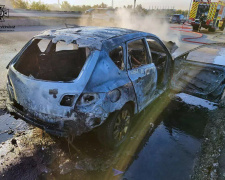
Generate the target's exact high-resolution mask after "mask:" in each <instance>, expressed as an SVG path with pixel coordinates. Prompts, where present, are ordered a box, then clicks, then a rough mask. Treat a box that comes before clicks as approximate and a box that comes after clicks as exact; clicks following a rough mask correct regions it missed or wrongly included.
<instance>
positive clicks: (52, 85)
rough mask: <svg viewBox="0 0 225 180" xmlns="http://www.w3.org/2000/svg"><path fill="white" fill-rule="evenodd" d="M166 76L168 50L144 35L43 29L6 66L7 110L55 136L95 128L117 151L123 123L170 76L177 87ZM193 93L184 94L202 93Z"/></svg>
mask: <svg viewBox="0 0 225 180" xmlns="http://www.w3.org/2000/svg"><path fill="white" fill-rule="evenodd" d="M184 56H185V55H184ZM185 57H186V56H185ZM178 62H180V60H178ZM175 64H176V65H177V66H181V65H180V64H179V63H175ZM190 64H192V65H193V63H190ZM190 64H189V67H190ZM202 64H203V63H200V65H199V64H198V65H197V66H196V65H195V64H194V65H193V66H192V67H193V68H194V69H195V67H197V70H196V71H194V73H195V75H196V73H197V72H198V73H199V71H198V70H199V69H200V68H199V67H200V66H201V65H202ZM202 66H203V67H204V66H205V65H204V64H203V65H202ZM207 68H208V67H207ZM175 69H176V68H175ZM210 70H211V69H210ZM173 71H174V63H173V61H172V57H171V55H170V52H169V50H168V48H167V47H166V46H165V44H164V43H163V42H162V41H161V40H160V39H159V38H158V37H156V36H154V35H152V34H149V33H145V32H139V31H133V30H127V29H118V28H96V27H79V28H67V29H59V30H49V31H45V32H43V33H42V34H40V35H37V36H35V37H34V38H33V39H31V40H30V41H29V42H28V43H27V44H26V45H25V46H24V48H23V49H22V50H21V51H20V52H19V53H18V55H17V56H16V57H15V58H14V59H13V60H12V61H11V62H10V63H9V65H8V83H7V89H8V93H9V100H8V102H7V108H8V110H9V112H10V113H12V114H14V115H15V116H16V117H20V118H22V119H24V120H25V121H26V122H28V123H31V124H33V125H35V126H38V127H40V128H42V129H44V130H45V131H46V132H48V133H50V134H54V135H57V136H70V135H73V136H79V135H81V134H82V133H85V132H88V131H90V130H92V129H97V134H98V137H99V141H100V142H101V143H103V144H104V145H107V146H110V147H117V146H119V145H120V144H121V143H122V142H123V140H124V139H125V137H126V135H127V132H128V131H129V128H130V121H131V117H132V116H133V115H134V114H137V113H138V112H140V111H142V110H143V109H144V108H145V107H146V106H147V105H149V104H150V103H151V102H152V101H153V100H155V99H156V98H157V97H159V96H160V95H161V94H162V93H163V92H164V91H165V90H166V89H167V88H168V87H169V85H170V82H171V78H172V75H173V76H174V78H173V82H175V81H177V82H178V83H180V84H182V82H181V80H180V79H179V78H178V77H180V75H179V72H180V71H179V72H176V74H173ZM214 71H219V74H218V73H216V74H215V76H216V77H215V78H217V76H219V77H221V74H223V73H224V71H225V70H224V68H223V67H216V68H215V67H214ZM182 72H184V71H182ZM185 73H186V74H182V75H183V76H187V74H188V72H187V71H185ZM203 74H204V73H203ZM223 80H224V77H223V78H222V77H221V78H220V81H219V82H217V83H216V85H215V86H214V88H213V89H210V90H208V91H206V92H205V94H207V93H208V94H207V95H209V94H210V93H212V92H213V91H216V92H217V96H219V95H220V94H221V93H222V91H223V88H224V87H223V88H221V84H222V82H223ZM196 82H197V81H196ZM192 84H193V83H192ZM182 85H183V84H182ZM182 85H180V86H179V87H180V89H179V90H178V91H180V90H181V89H184V87H183V86H182ZM186 85H187V83H186ZM176 87H177V86H176ZM218 88H219V89H220V94H219V90H218ZM198 90H199V89H197V88H195V91H194V93H193V92H191V91H190V93H192V94H195V95H202V93H198ZM218 94H219V95H218ZM217 99H218V97H217Z"/></svg>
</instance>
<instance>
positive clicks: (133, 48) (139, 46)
mask: <svg viewBox="0 0 225 180" xmlns="http://www.w3.org/2000/svg"><path fill="white" fill-rule="evenodd" d="M128 58H129V62H130V63H131V67H132V69H133V68H137V67H140V66H143V65H146V64H148V60H147V51H146V48H145V45H144V42H143V40H136V41H132V42H130V43H128Z"/></svg>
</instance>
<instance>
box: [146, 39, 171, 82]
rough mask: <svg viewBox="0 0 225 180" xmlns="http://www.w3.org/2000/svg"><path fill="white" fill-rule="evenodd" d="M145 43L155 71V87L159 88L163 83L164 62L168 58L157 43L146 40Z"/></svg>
mask: <svg viewBox="0 0 225 180" xmlns="http://www.w3.org/2000/svg"><path fill="white" fill-rule="evenodd" d="M147 42H148V45H149V48H150V50H151V55H152V61H153V63H154V64H155V66H156V69H157V74H158V81H157V85H158V86H160V85H161V84H162V83H163V82H164V74H165V73H166V72H165V71H166V62H167V58H168V57H167V54H166V52H165V50H164V48H163V47H162V46H161V45H160V44H159V43H158V42H157V41H155V40H153V39H147Z"/></svg>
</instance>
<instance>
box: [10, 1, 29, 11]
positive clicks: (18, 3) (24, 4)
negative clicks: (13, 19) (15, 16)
mask: <svg viewBox="0 0 225 180" xmlns="http://www.w3.org/2000/svg"><path fill="white" fill-rule="evenodd" d="M11 2H12V5H13V7H14V8H18V9H28V6H29V4H28V3H27V2H25V1H23V0H11Z"/></svg>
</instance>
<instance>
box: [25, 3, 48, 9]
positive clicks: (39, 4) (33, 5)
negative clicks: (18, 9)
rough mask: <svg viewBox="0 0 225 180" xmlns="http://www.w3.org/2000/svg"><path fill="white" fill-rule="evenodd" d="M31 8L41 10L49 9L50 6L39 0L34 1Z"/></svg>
mask: <svg viewBox="0 0 225 180" xmlns="http://www.w3.org/2000/svg"><path fill="white" fill-rule="evenodd" d="M29 9H32V10H39V11H49V7H48V5H46V4H43V3H41V2H40V1H39V2H34V1H33V2H32V3H31V5H30V7H29Z"/></svg>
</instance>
